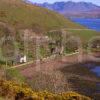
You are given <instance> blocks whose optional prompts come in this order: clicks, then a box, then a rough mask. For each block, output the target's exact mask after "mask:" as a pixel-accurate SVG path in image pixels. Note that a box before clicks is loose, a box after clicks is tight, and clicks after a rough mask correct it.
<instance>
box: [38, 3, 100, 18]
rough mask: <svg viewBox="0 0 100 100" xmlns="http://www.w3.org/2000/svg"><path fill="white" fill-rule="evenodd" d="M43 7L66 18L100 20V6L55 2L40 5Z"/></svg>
mask: <svg viewBox="0 0 100 100" xmlns="http://www.w3.org/2000/svg"><path fill="white" fill-rule="evenodd" d="M38 5H40V6H42V7H45V8H48V9H50V10H53V11H56V12H59V13H61V14H63V15H65V16H66V17H89V18H91V17H92V18H100V6H97V5H95V4H92V3H86V2H78V3H76V2H72V1H68V2H55V3H53V4H49V3H43V4H38Z"/></svg>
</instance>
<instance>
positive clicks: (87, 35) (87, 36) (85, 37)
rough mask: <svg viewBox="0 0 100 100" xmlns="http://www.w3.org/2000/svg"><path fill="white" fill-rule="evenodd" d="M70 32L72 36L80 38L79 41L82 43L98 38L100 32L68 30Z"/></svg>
mask: <svg viewBox="0 0 100 100" xmlns="http://www.w3.org/2000/svg"><path fill="white" fill-rule="evenodd" d="M70 32H71V33H72V34H73V35H75V36H77V37H80V39H81V41H82V42H84V43H86V42H89V40H91V39H92V38H94V37H95V36H100V32H96V31H94V30H70Z"/></svg>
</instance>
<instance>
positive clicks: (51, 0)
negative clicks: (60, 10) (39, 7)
mask: <svg viewBox="0 0 100 100" xmlns="http://www.w3.org/2000/svg"><path fill="white" fill-rule="evenodd" d="M29 1H32V2H36V3H43V2H49V3H54V2H60V1H66V2H67V1H74V2H80V1H84V2H92V3H94V4H96V5H99V6H100V0H29Z"/></svg>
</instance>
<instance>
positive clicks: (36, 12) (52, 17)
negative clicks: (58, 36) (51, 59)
mask: <svg viewBox="0 0 100 100" xmlns="http://www.w3.org/2000/svg"><path fill="white" fill-rule="evenodd" d="M0 21H1V22H4V23H9V25H12V26H13V27H15V28H17V29H23V28H29V29H31V28H32V29H33V30H34V31H36V32H37V33H38V32H44V31H47V30H51V29H59V28H62V27H64V28H83V27H82V26H80V25H78V24H75V23H73V22H71V21H70V20H68V19H65V18H64V17H63V16H62V15H60V14H58V13H55V12H53V11H50V10H47V9H45V8H41V7H38V6H35V5H31V4H26V3H24V2H21V1H20V0H19V2H18V1H17V0H10V2H9V0H0Z"/></svg>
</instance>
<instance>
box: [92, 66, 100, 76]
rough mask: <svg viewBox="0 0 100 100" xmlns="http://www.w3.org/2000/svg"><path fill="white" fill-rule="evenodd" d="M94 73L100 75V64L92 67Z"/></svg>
mask: <svg viewBox="0 0 100 100" xmlns="http://www.w3.org/2000/svg"><path fill="white" fill-rule="evenodd" d="M92 71H93V72H94V73H96V75H97V76H99V77H100V66H96V67H95V68H93V69H92Z"/></svg>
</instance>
